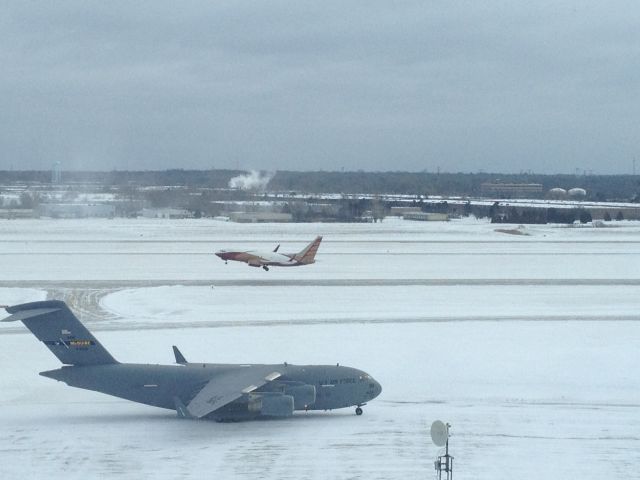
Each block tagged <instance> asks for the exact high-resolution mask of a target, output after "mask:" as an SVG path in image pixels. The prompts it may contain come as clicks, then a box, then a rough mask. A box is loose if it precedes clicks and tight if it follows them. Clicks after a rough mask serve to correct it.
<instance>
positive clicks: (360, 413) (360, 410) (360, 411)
mask: <svg viewBox="0 0 640 480" xmlns="http://www.w3.org/2000/svg"><path fill="white" fill-rule="evenodd" d="M356 415H358V416H360V415H362V408H360V407H356Z"/></svg>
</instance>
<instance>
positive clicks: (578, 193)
mask: <svg viewBox="0 0 640 480" xmlns="http://www.w3.org/2000/svg"><path fill="white" fill-rule="evenodd" d="M567 193H568V194H569V197H570V198H573V199H580V198H585V197H586V196H587V191H586V190H585V189H584V188H572V189H571V190H569V191H568V192H567Z"/></svg>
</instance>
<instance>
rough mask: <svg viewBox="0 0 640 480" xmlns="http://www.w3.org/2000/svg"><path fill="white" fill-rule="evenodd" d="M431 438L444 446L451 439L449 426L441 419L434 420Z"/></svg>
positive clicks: (438, 444)
mask: <svg viewBox="0 0 640 480" xmlns="http://www.w3.org/2000/svg"><path fill="white" fill-rule="evenodd" d="M431 440H432V441H433V443H435V444H436V445H437V446H438V447H444V446H445V445H446V444H447V441H448V440H449V426H448V425H447V424H446V423H444V422H441V421H440V420H436V421H435V422H433V423H432V424H431Z"/></svg>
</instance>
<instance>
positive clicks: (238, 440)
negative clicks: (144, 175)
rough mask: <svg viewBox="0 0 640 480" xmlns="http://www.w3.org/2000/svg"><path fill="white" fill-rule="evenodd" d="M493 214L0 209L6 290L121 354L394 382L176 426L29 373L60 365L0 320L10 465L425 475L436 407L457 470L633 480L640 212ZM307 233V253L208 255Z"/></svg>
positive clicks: (0, 451)
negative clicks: (72, 305)
mask: <svg viewBox="0 0 640 480" xmlns="http://www.w3.org/2000/svg"><path fill="white" fill-rule="evenodd" d="M500 227H504V226H500ZM495 228H497V227H496V226H494V225H490V224H488V223H485V222H482V221H470V220H463V221H453V222H448V223H422V222H403V221H385V222H383V223H382V224H373V225H372V224H368V225H339V224H330V225H327V224H304V225H238V224H232V223H226V222H215V221H210V220H198V221H196V220H188V221H168V220H153V221H151V220H103V221H96V220H85V221H80V220H77V221H76V220H58V221H49V220H39V221H36V220H33V221H31V220H28V221H27V220H25V221H10V222H9V221H8V222H5V223H4V224H2V225H0V246H1V247H2V250H1V252H0V254H1V255H2V266H1V267H0V303H2V304H14V303H21V302H25V301H32V300H41V299H43V298H46V297H55V298H65V299H75V300H77V301H78V306H79V307H86V309H87V312H88V311H90V310H91V311H92V312H94V313H97V314H99V315H97V317H98V319H96V318H95V317H93V316H91V317H89V316H87V318H83V319H84V320H85V321H86V322H87V324H88V325H90V328H91V329H92V330H94V331H95V332H97V333H96V334H97V336H98V337H99V338H100V340H101V341H102V343H103V344H104V345H105V346H106V347H107V348H108V349H109V350H110V351H111V352H112V353H113V354H114V356H115V357H116V358H118V359H119V360H121V361H133V362H149V363H171V362H172V361H173V355H172V352H171V345H173V344H176V345H179V346H180V348H181V350H182V351H183V353H184V354H185V356H186V357H187V358H188V359H190V360H193V361H199V360H202V361H209V362H216V361H219V362H239V363H244V362H254V363H258V362H260V363H279V362H283V361H288V362H291V363H335V362H340V363H341V364H345V365H352V366H355V367H358V368H362V369H364V370H366V371H368V372H369V373H371V374H372V375H373V376H374V377H375V378H376V379H377V380H378V381H379V382H380V383H381V384H382V386H383V392H382V395H381V396H380V397H379V398H378V399H376V400H374V401H373V402H371V404H370V405H368V406H366V407H365V414H364V415H363V416H362V417H357V416H355V415H354V414H353V411H352V410H351V409H348V410H338V411H334V412H326V413H324V412H321V413H308V414H299V415H295V416H294V417H293V418H291V419H286V420H281V421H263V422H245V423H237V424H218V423H212V422H195V421H180V420H178V419H177V418H176V416H175V414H174V413H172V412H170V411H165V410H159V409H154V408H152V407H146V406H143V405H137V404H133V403H129V402H126V401H123V400H119V399H115V398H111V397H108V396H104V395H100V394H97V393H93V392H87V391H83V390H77V389H73V388H71V387H67V386H66V385H64V384H60V383H56V382H53V381H51V380H50V379H46V378H43V377H40V376H38V375H37V372H40V371H43V370H48V369H52V368H57V366H58V364H57V360H56V359H55V357H53V355H51V354H50V353H49V351H48V350H47V349H46V348H45V347H44V346H42V345H39V344H38V342H37V341H36V340H35V338H34V337H33V336H32V335H31V334H28V333H23V332H24V331H25V330H24V329H22V328H19V326H18V325H16V324H0V327H1V328H0V365H2V366H3V369H2V374H0V407H1V409H0V431H1V432H2V433H1V438H2V444H1V445H0V478H2V479H5V478H8V479H11V478H19V477H24V476H25V475H29V476H33V477H34V478H63V477H64V478H95V477H97V478H100V477H104V478H106V477H109V478H111V477H117V478H132V479H133V478H135V479H138V478H203V477H204V478H208V477H215V478H278V479H280V478H283V479H288V478H291V479H299V478H307V479H325V478H344V479H347V478H349V479H357V478H362V479H372V478H373V479H375V478H380V479H389V478H397V479H414V478H415V479H418V478H432V475H433V459H434V457H435V456H436V454H437V453H438V448H437V447H435V446H434V445H432V444H431V441H430V439H429V426H430V424H431V422H432V421H433V420H436V419H442V420H445V421H448V422H450V423H451V424H452V425H453V428H452V431H453V437H452V439H451V450H452V454H453V455H454V456H455V477H454V478H461V479H478V478H487V479H489V478H518V479H540V478H562V479H568V478H576V479H578V478H580V479H596V478H604V477H609V476H611V477H618V478H639V477H638V473H637V472H638V471H639V470H640V433H639V432H640V375H639V374H638V370H637V365H638V364H639V362H640V353H638V352H639V349H638V343H639V341H640V301H639V300H638V299H639V298H640V295H638V294H639V293H640V291H639V290H640V274H639V272H640V269H639V267H640V225H638V224H633V223H628V222H621V223H620V224H618V225H617V227H616V228H565V227H559V226H535V227H534V226H532V227H528V228H526V229H525V232H526V233H528V235H526V236H524V235H521V236H515V235H508V234H504V233H499V232H496V231H495ZM507 228H509V227H508V226H507ZM316 234H323V235H324V237H325V238H324V240H323V244H322V246H321V247H320V251H319V254H318V263H317V264H315V265H312V266H307V267H300V268H290V269H276V268H273V269H272V270H271V271H269V272H264V271H262V270H261V269H255V268H249V267H247V266H245V265H243V264H239V263H234V262H230V263H229V264H228V265H225V264H224V262H222V261H220V260H219V259H218V258H216V257H215V256H213V255H212V252H213V251H215V250H217V249H219V248H229V247H233V246H238V247H239V248H262V249H272V248H273V247H275V245H276V244H278V243H282V247H281V249H282V250H284V251H296V250H298V249H301V248H302V247H303V246H304V245H305V244H306V243H307V242H308V241H310V240H311V239H312V238H313V237H314V236H315V235H316ZM119 281H121V282H122V287H118V282H119ZM61 295H62V296H61ZM87 299H89V300H90V301H89V300H87ZM85 301H86V305H85V303H83V302H85ZM92 309H93V310H92ZM82 314H83V313H82V310H80V313H79V315H80V316H82ZM100 315H102V317H100ZM101 318H103V319H101Z"/></svg>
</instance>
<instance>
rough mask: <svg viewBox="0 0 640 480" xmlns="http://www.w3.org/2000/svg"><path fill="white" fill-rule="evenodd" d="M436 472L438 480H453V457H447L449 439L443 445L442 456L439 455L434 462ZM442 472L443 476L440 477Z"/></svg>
mask: <svg viewBox="0 0 640 480" xmlns="http://www.w3.org/2000/svg"><path fill="white" fill-rule="evenodd" d="M435 466H436V471H437V472H438V480H442V479H443V478H444V479H445V480H453V457H452V456H451V455H449V439H447V443H446V444H445V450H444V455H439V456H438V459H437V460H436V461H435ZM442 472H444V473H445V476H444V477H443V476H442Z"/></svg>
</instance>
